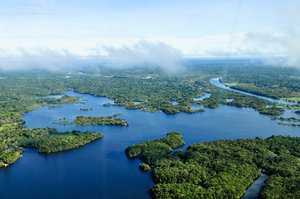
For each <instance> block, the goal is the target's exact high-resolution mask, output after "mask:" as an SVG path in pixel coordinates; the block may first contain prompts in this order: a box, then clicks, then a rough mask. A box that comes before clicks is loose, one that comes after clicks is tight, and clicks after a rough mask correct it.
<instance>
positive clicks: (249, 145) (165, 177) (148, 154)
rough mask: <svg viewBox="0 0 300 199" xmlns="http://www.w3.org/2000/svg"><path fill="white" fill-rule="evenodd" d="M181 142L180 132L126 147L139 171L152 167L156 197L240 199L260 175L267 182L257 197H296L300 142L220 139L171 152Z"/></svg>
mask: <svg viewBox="0 0 300 199" xmlns="http://www.w3.org/2000/svg"><path fill="white" fill-rule="evenodd" d="M170 138H173V139H171V140H172V142H168V141H165V140H170ZM174 138H175V139H174ZM169 143H171V144H170V145H169ZM182 144H183V140H182V137H181V136H180V134H178V133H176V134H173V133H169V134H168V135H167V137H166V138H162V139H156V140H152V141H148V142H143V143H140V144H135V145H132V146H130V147H128V148H127V149H126V154H127V156H128V157H129V158H140V159H141V160H142V161H143V162H144V163H143V164H142V165H140V167H141V168H142V169H144V170H149V169H150V167H151V168H152V178H153V180H154V182H155V186H154V187H153V188H152V189H151V193H152V195H153V197H154V198H241V197H242V196H243V194H244V193H245V191H246V190H247V188H248V187H249V186H250V185H251V184H252V183H253V181H254V180H255V179H256V178H258V177H259V176H260V174H261V173H265V174H267V175H268V176H269V179H268V180H267V181H266V185H265V186H264V187H263V190H262V192H261V193H260V198H299V197H300V161H299V157H300V138H294V137H287V136H272V137H269V138H267V139H261V138H255V139H240V140H219V141H213V142H204V143H197V144H192V145H190V146H189V147H188V148H187V150H185V151H176V152H174V153H172V154H170V152H171V151H172V148H176V147H178V146H181V145H182Z"/></svg>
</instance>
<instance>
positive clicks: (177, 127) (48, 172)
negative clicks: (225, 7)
mask: <svg viewBox="0 0 300 199" xmlns="http://www.w3.org/2000/svg"><path fill="white" fill-rule="evenodd" d="M66 94H68V95H71V96H78V97H80V98H81V100H82V101H83V102H85V104H82V103H78V104H66V105H63V106H61V107H57V108H50V109H49V108H48V106H44V107H41V108H39V109H38V110H35V111H31V112H28V113H26V114H25V115H24V116H23V117H22V119H23V120H25V122H26V123H25V125H26V126H28V127H29V128H39V127H54V128H57V129H58V130H60V131H71V130H74V129H77V130H80V131H96V132H103V133H104V138H103V139H102V140H98V141H95V142H93V143H91V144H88V145H86V146H83V147H81V148H79V149H74V150H70V151H66V152H60V153H55V154H50V155H41V154H38V153H37V152H36V151H35V150H33V149H26V150H25V152H24V155H23V157H22V158H21V159H20V160H18V161H17V162H16V163H15V164H14V165H12V166H10V167H8V168H5V169H0V198H1V199H6V198H9V199H19V198H30V199H40V198H43V199H53V198H55V199H62V198H72V199H96V198H97V199H99V198H150V195H149V190H150V188H151V187H152V186H153V181H152V179H151V176H150V173H149V172H148V173H144V172H141V171H140V170H139V169H138V164H139V160H129V159H127V157H126V155H125V149H126V147H127V146H129V145H132V144H134V143H138V142H141V141H147V140H151V139H155V138H161V137H164V136H165V135H166V133H167V132H169V131H178V132H181V133H182V134H183V138H184V140H185V142H186V145H185V146H184V147H183V148H186V147H187V146H188V145H189V144H191V143H196V142H205V141H212V140H217V139H238V138H254V137H256V136H259V137H263V138H265V137H269V136H271V135H279V134H285V135H291V136H299V135H300V131H299V128H295V127H290V126H281V125H278V124H277V122H276V121H273V120H271V119H270V117H268V116H265V115H260V114H259V113H258V112H256V111H254V110H252V109H249V108H236V107H229V106H221V107H219V108H217V109H206V110H205V112H201V113H195V114H186V113H180V114H175V115H167V114H165V113H162V112H154V113H149V112H143V111H141V110H128V109H125V108H123V107H119V106H110V107H106V106H103V104H104V103H107V102H110V100H109V99H107V98H105V97H94V96H91V95H87V94H78V93H75V92H72V91H68V92H66ZM56 97H59V96H56ZM80 108H92V110H90V111H81V110H80ZM114 113H121V114H122V116H121V117H123V118H125V119H126V121H128V123H129V126H128V127H118V126H81V127H80V126H75V125H69V126H68V125H67V126H64V125H58V124H53V120H57V119H60V118H63V117H65V118H67V119H68V120H72V119H74V118H75V117H76V116H78V115H85V116H105V115H111V114H114ZM288 114H289V115H292V116H296V115H294V114H293V113H291V112H289V113H288Z"/></svg>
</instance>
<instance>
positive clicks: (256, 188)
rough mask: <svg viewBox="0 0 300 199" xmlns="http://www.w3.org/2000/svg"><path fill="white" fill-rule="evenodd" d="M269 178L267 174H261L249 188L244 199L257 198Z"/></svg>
mask: <svg viewBox="0 0 300 199" xmlns="http://www.w3.org/2000/svg"><path fill="white" fill-rule="evenodd" d="M267 179H268V176H267V175H266V174H261V175H260V176H259V177H258V178H257V179H256V180H255V181H254V182H253V183H252V185H251V186H250V187H249V188H248V189H247V191H246V193H245V194H244V196H243V197H242V199H257V198H258V197H259V194H260V192H261V190H262V188H263V186H264V185H265V182H266V180H267Z"/></svg>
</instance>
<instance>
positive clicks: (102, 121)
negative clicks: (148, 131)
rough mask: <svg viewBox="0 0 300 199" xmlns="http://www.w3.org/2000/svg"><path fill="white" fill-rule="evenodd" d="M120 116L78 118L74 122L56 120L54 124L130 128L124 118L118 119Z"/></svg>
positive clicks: (63, 119) (64, 119)
mask: <svg viewBox="0 0 300 199" xmlns="http://www.w3.org/2000/svg"><path fill="white" fill-rule="evenodd" d="M119 115H120V114H113V115H109V116H101V117H94V116H77V117H76V118H75V119H74V120H73V121H68V120H67V119H66V118H61V119H58V120H54V121H53V123H54V124H61V125H72V124H75V125H76V126H88V125H109V126H128V123H127V122H126V121H125V119H123V118H118V116H119Z"/></svg>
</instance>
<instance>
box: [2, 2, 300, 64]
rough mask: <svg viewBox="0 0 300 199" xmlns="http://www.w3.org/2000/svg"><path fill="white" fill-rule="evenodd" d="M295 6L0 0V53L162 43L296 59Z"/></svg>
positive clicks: (193, 50)
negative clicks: (0, 0)
mask: <svg viewBox="0 0 300 199" xmlns="http://www.w3.org/2000/svg"><path fill="white" fill-rule="evenodd" d="M299 10H300V0H284V1H283V0H151V1H150V0H147V1H146V0H84V1H83V0H9V1H4V0H3V1H2V2H1V4H0V57H1V56H2V57H14V56H23V57H24V56H28V55H30V56H34V55H35V54H36V55H39V54H41V53H49V52H51V53H50V54H52V55H53V54H55V55H63V56H69V55H72V56H83V57H85V56H105V55H111V56H112V57H114V55H113V53H114V52H116V51H117V52H118V53H120V51H124V50H125V51H127V55H128V50H131V51H134V52H131V54H133V55H136V54H135V53H136V51H137V50H138V49H137V48H139V49H142V50H145V49H146V51H149V52H150V54H151V53H153V52H155V51H156V50H157V49H160V48H161V46H162V45H163V46H169V48H166V49H171V48H174V50H176V51H178V52H180V54H181V55H182V56H183V57H224V56H233V57H257V56H263V57H272V56H286V57H288V59H289V63H290V64H294V65H297V64H299V63H300V58H299V56H298V53H300V50H299V46H300V41H299V39H298V38H300V37H299V35H300V34H299V32H300V14H299ZM145 43H146V44H147V45H146V46H143V44H145ZM149 43H152V44H151V45H149ZM298 44H299V45H298ZM141 46H142V47H141ZM149 46H150V47H151V49H150V50H149V49H148V48H149ZM174 50H173V51H174ZM168 53H169V52H168ZM176 53H177V52H176Z"/></svg>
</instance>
